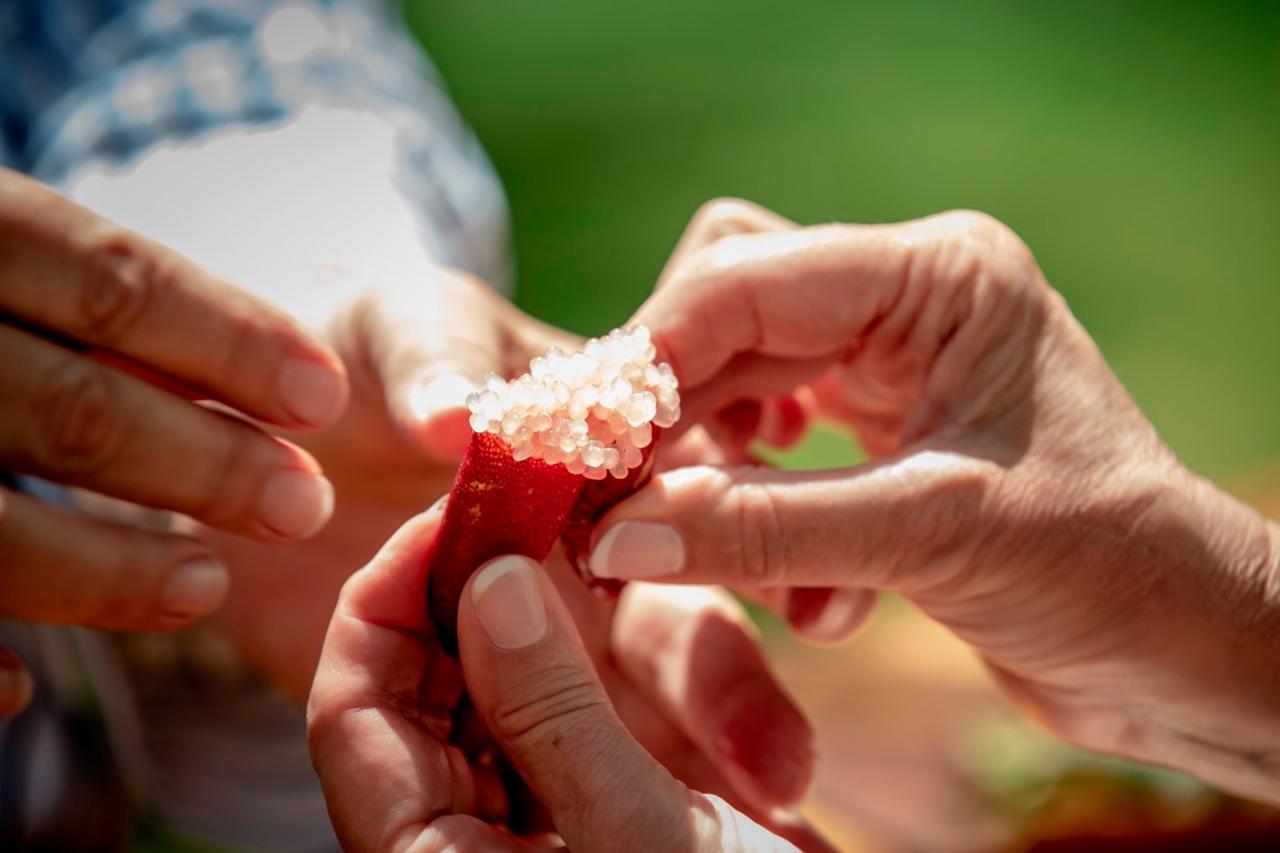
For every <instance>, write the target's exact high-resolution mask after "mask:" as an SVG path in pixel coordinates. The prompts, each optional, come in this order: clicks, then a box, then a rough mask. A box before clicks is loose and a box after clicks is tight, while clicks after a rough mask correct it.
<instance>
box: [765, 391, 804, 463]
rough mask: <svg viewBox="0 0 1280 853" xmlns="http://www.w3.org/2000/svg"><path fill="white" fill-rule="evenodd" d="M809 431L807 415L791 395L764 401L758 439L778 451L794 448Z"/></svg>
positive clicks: (800, 404) (801, 405)
mask: <svg viewBox="0 0 1280 853" xmlns="http://www.w3.org/2000/svg"><path fill="white" fill-rule="evenodd" d="M808 429H809V413H808V411H806V409H805V407H804V405H803V404H802V403H801V402H800V401H799V400H797V399H796V398H795V397H794V396H793V395H790V394H788V395H784V396H781V397H775V398H773V399H770V400H766V401H765V404H764V409H763V414H762V416H761V418H760V439H761V440H762V441H764V442H765V443H766V444H769V445H770V446H772V447H776V448H778V449H779V450H786V449H787V448H789V447H793V446H795V445H796V444H797V443H798V442H799V441H800V439H802V438H804V436H805V433H806V432H808Z"/></svg>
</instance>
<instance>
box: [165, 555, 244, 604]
mask: <svg viewBox="0 0 1280 853" xmlns="http://www.w3.org/2000/svg"><path fill="white" fill-rule="evenodd" d="M228 580H229V579H228V577H227V570H226V569H224V568H223V567H222V566H221V565H220V564H218V563H216V562H214V561H213V560H209V559H199V560H192V561H190V562H187V563H183V564H182V565H181V566H178V568H176V569H174V570H173V573H172V574H170V575H169V579H168V580H166V581H165V583H164V586H163V587H161V589H160V610H161V612H163V613H164V614H165V615H168V616H182V617H186V616H203V615H204V614H206V613H209V612H211V611H212V610H213V609H214V608H215V607H217V606H218V604H219V602H221V601H222V597H223V596H224V595H225V594H226V592H227V583H228Z"/></svg>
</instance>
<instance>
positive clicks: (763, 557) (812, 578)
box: [590, 451, 999, 593]
mask: <svg viewBox="0 0 1280 853" xmlns="http://www.w3.org/2000/svg"><path fill="white" fill-rule="evenodd" d="M998 471H999V469H998V466H996V465H995V464H994V463H991V462H987V461H985V460H980V459H977V458H974V457H970V456H967V455H964V454H961V453H955V452H943V451H919V452H914V453H907V454H903V455H900V456H896V457H889V458H887V459H885V460H881V461H878V462H874V463H867V464H864V465H859V466H857V467H854V468H851V469H847V470H838V471H777V470H773V469H768V468H734V469H718V468H710V467H698V468H686V469H683V470H678V471H670V472H666V473H663V474H659V475H658V476H656V477H655V478H654V479H653V481H652V482H651V483H650V484H649V485H647V486H646V487H645V488H643V489H641V490H640V491H639V492H637V493H636V494H635V495H633V496H632V497H630V498H628V499H627V500H625V501H623V502H622V503H620V504H619V505H618V506H617V507H615V508H614V509H612V510H610V512H609V513H608V514H607V515H606V516H605V517H604V519H602V520H601V522H600V524H598V525H597V527H596V530H595V533H594V535H593V541H594V543H595V544H594V548H593V551H592V553H591V557H590V566H591V570H592V572H594V573H595V574H596V575H598V576H600V577H606V578H628V579H640V580H657V581H666V582H677V583H720V584H726V585H730V586H743V587H776V586H792V587H794V586H839V587H844V586H861V587H871V588H892V589H897V590H900V591H902V592H905V593H912V592H914V591H921V590H923V589H925V588H927V587H928V586H929V585H930V584H932V583H935V582H937V581H938V580H940V579H942V578H945V577H946V575H947V570H948V569H953V570H954V569H956V567H957V566H958V565H959V566H963V565H964V560H965V557H966V556H967V549H968V547H969V546H970V545H971V543H973V542H975V541H977V539H978V538H979V536H980V535H982V531H979V530H978V524H977V522H978V519H979V518H980V517H982V518H986V519H988V523H989V522H990V519H992V518H996V517H997V516H998V512H997V510H996V509H995V508H994V507H987V508H985V509H983V508H982V506H981V504H982V501H983V499H984V495H986V493H987V492H988V491H989V490H991V489H992V487H994V486H996V485H997V484H998V477H999V473H998Z"/></svg>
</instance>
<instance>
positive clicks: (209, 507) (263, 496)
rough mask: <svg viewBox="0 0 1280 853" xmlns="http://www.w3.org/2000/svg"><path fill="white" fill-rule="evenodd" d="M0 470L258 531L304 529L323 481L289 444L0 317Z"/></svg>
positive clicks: (272, 535)
mask: <svg viewBox="0 0 1280 853" xmlns="http://www.w3.org/2000/svg"><path fill="white" fill-rule="evenodd" d="M0 352H3V353H5V358H4V359H3V360H0V397H3V398H4V399H5V400H6V401H8V403H9V404H8V405H6V406H4V407H0V466H2V467H6V468H8V469H9V470H12V471H21V472H24V473H32V474H37V475H39V476H42V477H45V478H47V479H51V480H54V481H56V482H60V483H66V484H68V485H75V486H82V487H84V488H88V489H91V490H93V491H97V492H103V493H106V494H110V495H112V496H114V497H118V498H123V499H125V500H129V501H133V502H134V503H140V504H144V505H146V506H152V507H157V508H161V509H171V510H176V511H178V512H181V513H184V514H186V515H190V516H193V517H195V518H198V519H200V520H201V521H204V522H206V523H208V524H210V525H212V526H215V527H219V528H222V529H225V530H229V531H232V532H238V533H244V534H247V535H251V536H257V537H259V538H264V539H283V538H294V537H300V536H307V535H310V534H311V533H314V532H315V531H316V530H318V529H319V528H320V527H321V526H322V525H323V524H324V523H325V521H327V520H328V518H329V515H330V513H331V512H332V509H333V488H332V486H330V485H329V482H328V481H327V480H325V479H324V477H322V476H321V475H320V473H319V466H317V465H316V463H315V461H314V460H313V459H312V458H311V457H310V456H308V455H307V454H306V453H304V452H303V451H301V450H299V449H298V448H296V447H294V446H292V445H290V444H288V443H286V442H284V441H281V440H279V439H276V438H272V437H270V436H268V435H266V434H265V433H263V432H262V431H261V430H259V429H257V428H255V427H253V426H250V425H249V424H247V423H245V422H242V421H239V420H237V419H235V418H231V417H227V416H224V415H220V414H217V413H214V412H211V411H208V410H206V409H204V408H202V407H200V406H195V405H192V404H190V403H188V402H186V401H183V400H179V399H177V398H176V397H173V396H172V395H170V394H167V393H165V392H163V391H161V390H159V389H157V388H154V387H152V386H151V385H148V384H147V383H145V382H142V381H140V380H138V379H135V378H133V377H132V376H128V375H126V374H124V373H121V372H119V371H117V370H114V369H112V368H109V367H105V366H103V365H99V364H96V363H94V362H92V361H90V360H89V359H86V358H83V357H82V356H80V355H78V354H75V353H72V352H69V351H67V350H65V349H63V348H61V347H58V346H55V345H53V344H51V343H49V342H48V341H44V340H41V339H39V338H37V337H34V336H32V335H29V334H27V333H25V332H22V331H19V330H17V329H13V328H10V327H7V326H4V325H0Z"/></svg>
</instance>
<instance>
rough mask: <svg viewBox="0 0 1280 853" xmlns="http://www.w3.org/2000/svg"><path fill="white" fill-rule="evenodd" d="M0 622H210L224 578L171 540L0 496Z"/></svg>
mask: <svg viewBox="0 0 1280 853" xmlns="http://www.w3.org/2000/svg"><path fill="white" fill-rule="evenodd" d="M0 553H3V554H4V564H3V567H2V569H0V617H3V618H11V619H22V620H24V621H33V622H51V623H59V624H75V625H86V626H92V627H97V628H112V629H123V628H131V629H140V630H142V629H163V628H176V627H180V626H182V625H185V624H187V623H189V622H191V621H192V620H193V619H196V618H198V617H200V616H204V615H206V614H208V613H211V612H212V611H213V610H214V609H215V608H216V607H217V606H218V604H220V603H221V601H222V598H223V596H224V595H225V593H226V590H227V572H226V569H225V568H223V567H222V565H221V564H219V563H218V562H217V560H215V559H214V558H213V556H212V554H211V553H210V552H209V549H208V547H207V546H205V545H204V544H203V543H200V542H197V541H195V540H191V539H187V538H185V537H181V536H170V535H165V534H160V533H151V532H148V531H143V530H137V529H133V528H129V527H124V526H119V525H114V524H108V523H105V522H98V521H92V520H89V519H86V518H81V517H77V516H73V515H69V514H67V513H65V512H62V511H61V510H59V509H56V508H54V507H52V506H49V505H48V504H45V503H43V502H41V501H38V500H36V499H34V498H31V497H28V496H26V495H21V494H16V493H14V492H9V491H5V490H0Z"/></svg>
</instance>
